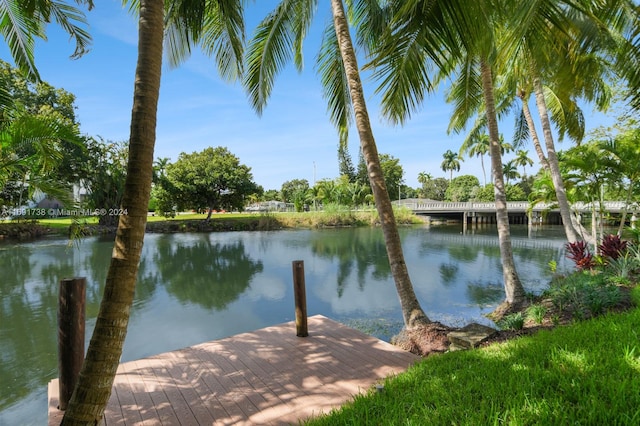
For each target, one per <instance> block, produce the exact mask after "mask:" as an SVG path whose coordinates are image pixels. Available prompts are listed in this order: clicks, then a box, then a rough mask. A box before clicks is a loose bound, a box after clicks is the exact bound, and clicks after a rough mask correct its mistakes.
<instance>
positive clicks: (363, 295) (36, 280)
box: [0, 227, 569, 425]
mask: <svg viewBox="0 0 640 426" xmlns="http://www.w3.org/2000/svg"><path fill="white" fill-rule="evenodd" d="M512 232H513V243H514V254H515V261H516V265H517V267H518V272H519V273H520V277H521V279H522V280H523V282H524V284H525V287H526V288H527V289H528V290H530V291H534V292H535V291H540V290H542V289H543V288H544V287H545V285H546V283H547V282H548V280H549V278H550V272H549V267H548V262H549V261H550V260H555V261H557V262H558V264H559V265H560V269H563V268H568V267H569V265H568V264H567V263H566V261H565V260H564V257H563V249H562V245H563V239H562V234H561V230H560V229H554V228H539V229H536V230H535V231H534V232H533V234H532V235H530V236H528V235H527V230H526V228H517V227H514V228H513V229H512ZM401 236H402V241H403V247H404V250H405V257H406V260H407V265H408V267H409V272H410V274H411V277H412V280H413V283H414V287H415V290H416V293H417V295H418V298H419V300H420V301H421V303H422V306H423V308H424V309H425V310H426V312H427V315H429V317H430V318H431V319H434V320H438V321H441V322H444V323H448V324H451V325H460V324H462V323H465V322H467V321H470V320H474V321H479V322H484V323H488V322H487V320H485V319H484V318H483V317H482V315H483V314H485V313H487V312H490V311H491V310H492V308H493V307H495V306H496V305H497V304H498V303H499V302H500V301H501V300H502V299H503V288H502V284H501V282H502V272H501V266H500V257H499V250H498V245H497V236H496V231H495V228H485V229H483V230H479V231H476V232H475V233H474V234H468V235H461V234H460V227H451V228H449V227H446V228H431V229H429V228H410V229H402V230H401ZM111 248H112V242H111V241H108V240H102V239H98V238H89V239H86V240H84V241H83V242H82V243H81V245H80V246H79V247H67V241H66V240H46V241H38V242H33V243H27V244H19V245H6V244H5V245H0V271H2V274H3V276H2V279H1V281H0V425H29V424H34V425H36V424H38V425H39V424H45V422H46V405H47V402H46V398H47V394H46V386H47V383H48V382H49V380H51V379H52V378H55V377H57V354H56V350H57V349H56V321H57V320H56V314H57V294H58V281H59V280H60V279H61V278H66V277H72V276H85V277H87V280H88V287H87V319H88V320H87V343H86V344H87V345H88V341H89V338H90V333H91V331H92V330H93V325H94V323H95V316H96V314H97V311H98V307H99V303H100V297H101V295H102V288H103V285H104V281H105V277H106V271H107V267H108V263H109V259H110V257H111ZM293 260H304V261H305V273H306V284H307V309H308V313H309V315H314V314H323V315H326V316H328V317H330V318H333V319H336V320H338V321H341V322H344V323H347V324H349V325H352V326H355V327H357V328H360V329H362V330H364V331H366V332H368V333H370V334H373V335H376V336H377V337H380V338H383V339H389V337H390V336H391V335H393V334H394V333H395V332H396V331H397V330H398V329H399V328H400V327H401V325H402V323H401V321H402V320H401V314H400V309H399V303H398V299H397V295H396V293H395V287H394V284H393V280H392V278H391V276H390V272H389V266H388V262H387V259H386V253H385V250H384V245H383V241H382V234H381V232H380V230H379V229H369V228H362V229H339V230H296V231H277V232H234V233H214V234H176V235H147V236H146V239H145V246H144V250H143V255H142V262H141V265H140V274H139V281H138V286H137V290H136V299H135V302H134V308H133V310H132V316H131V322H130V325H129V333H128V335H127V341H126V343H125V346H124V353H123V355H122V361H128V360H132V359H137V358H141V357H145V356H149V355H152V354H156V353H160V352H165V351H169V350H173V349H177V348H182V347H185V346H189V345H193V344H196V343H200V342H204V341H208V340H213V339H218V338H222V337H226V336H229V335H233V334H236V333H241V332H245V331H250V330H254V329H257V328H261V327H265V326H268V325H273V324H277V323H281V322H285V321H290V320H292V319H294V309H293V290H292V278H291V277H292V273H291V261H293Z"/></svg>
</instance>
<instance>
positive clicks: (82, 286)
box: [58, 278, 87, 410]
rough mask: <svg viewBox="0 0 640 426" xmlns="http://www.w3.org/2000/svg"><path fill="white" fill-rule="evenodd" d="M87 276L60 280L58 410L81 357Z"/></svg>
mask: <svg viewBox="0 0 640 426" xmlns="http://www.w3.org/2000/svg"><path fill="white" fill-rule="evenodd" d="M86 287H87V280H86V278H65V279H63V280H61V281H60V293H59V299H58V374H59V375H60V378H59V380H58V384H59V392H60V406H59V407H58V408H59V409H60V410H66V409H67V404H68V403H69V400H70V399H71V394H72V393H73V388H74V387H75V385H76V382H77V381H78V375H79V374H80V368H81V367H82V362H83V361H84V324H85V299H86V294H87V293H86Z"/></svg>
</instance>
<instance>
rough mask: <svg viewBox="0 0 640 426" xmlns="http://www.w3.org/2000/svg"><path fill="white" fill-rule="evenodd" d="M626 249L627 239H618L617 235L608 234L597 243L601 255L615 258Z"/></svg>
mask: <svg viewBox="0 0 640 426" xmlns="http://www.w3.org/2000/svg"><path fill="white" fill-rule="evenodd" d="M626 250H627V241H625V240H622V239H620V237H619V236H618V235H615V234H609V235H605V236H604V237H603V238H602V243H600V244H599V245H598V251H599V253H600V254H601V255H602V257H605V258H609V259H613V260H615V259H617V258H619V257H620V256H622V255H623V254H624V252H625V251H626Z"/></svg>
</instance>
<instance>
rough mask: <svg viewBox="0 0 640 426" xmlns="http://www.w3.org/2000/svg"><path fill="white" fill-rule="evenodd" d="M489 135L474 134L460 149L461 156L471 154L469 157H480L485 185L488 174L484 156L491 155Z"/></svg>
mask: <svg viewBox="0 0 640 426" xmlns="http://www.w3.org/2000/svg"><path fill="white" fill-rule="evenodd" d="M489 144H490V142H489V135H488V134H486V133H482V134H479V135H478V134H474V135H472V136H471V137H470V138H467V139H466V140H465V141H464V143H463V144H462V146H461V147H460V156H462V154H469V157H480V165H481V166H482V177H483V178H484V184H485V185H486V184H487V173H486V172H485V170H484V156H485V155H487V153H489Z"/></svg>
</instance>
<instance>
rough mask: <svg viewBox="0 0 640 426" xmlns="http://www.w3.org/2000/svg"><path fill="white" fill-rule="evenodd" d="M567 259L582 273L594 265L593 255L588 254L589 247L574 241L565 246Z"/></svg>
mask: <svg viewBox="0 0 640 426" xmlns="http://www.w3.org/2000/svg"><path fill="white" fill-rule="evenodd" d="M565 248H566V249H567V257H568V258H569V259H571V260H573V262H574V263H575V264H576V268H578V269H579V270H581V271H583V270H586V269H591V268H593V267H594V266H595V265H596V262H595V261H594V260H593V255H592V254H591V253H590V252H589V246H588V245H587V243H586V242H584V241H576V242H573V243H567V244H565Z"/></svg>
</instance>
